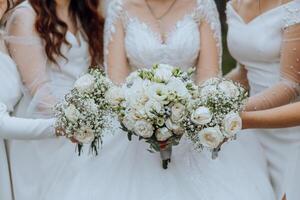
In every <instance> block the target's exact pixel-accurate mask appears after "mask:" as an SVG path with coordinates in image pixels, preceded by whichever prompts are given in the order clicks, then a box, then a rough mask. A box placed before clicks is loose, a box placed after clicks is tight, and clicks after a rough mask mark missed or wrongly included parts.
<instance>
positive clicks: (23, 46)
mask: <svg viewBox="0 0 300 200" xmlns="http://www.w3.org/2000/svg"><path fill="white" fill-rule="evenodd" d="M6 29H7V36H6V38H5V41H6V44H7V47H8V51H9V53H10V55H11V57H12V58H13V60H14V61H15V62H16V64H17V67H18V70H19V72H20V74H21V79H22V81H23V84H24V85H25V90H26V91H27V93H28V94H31V96H32V101H31V103H30V105H29V106H28V110H27V114H28V115H29V116H36V117H45V118H49V117H51V116H53V106H54V105H55V104H56V102H57V100H56V98H55V97H54V95H53V94H52V93H51V87H50V86H51V81H50V78H49V74H48V72H47V62H48V59H47V56H46V54H45V50H44V45H43V42H42V40H41V38H40V37H39V35H38V33H37V32H36V31H35V12H34V11H33V9H32V8H30V7H19V8H16V10H14V12H13V13H12V15H11V17H10V18H9V20H8V23H7V28H6Z"/></svg>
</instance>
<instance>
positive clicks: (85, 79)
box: [74, 74, 95, 92]
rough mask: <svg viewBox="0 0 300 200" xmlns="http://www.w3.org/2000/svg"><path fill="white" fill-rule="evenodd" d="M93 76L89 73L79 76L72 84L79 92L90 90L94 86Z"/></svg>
mask: <svg viewBox="0 0 300 200" xmlns="http://www.w3.org/2000/svg"><path fill="white" fill-rule="evenodd" d="M94 84H95V78H94V77H93V76H92V75H90V74H85V75H83V76H82V77H80V78H79V79H78V80H77V81H76V82H75V84H74V87H75V88H76V89H77V90H78V91H79V92H90V91H91V90H92V89H93V88H94Z"/></svg>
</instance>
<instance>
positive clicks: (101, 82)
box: [55, 69, 111, 155]
mask: <svg viewBox="0 0 300 200" xmlns="http://www.w3.org/2000/svg"><path fill="white" fill-rule="evenodd" d="M110 87H111V83H110V81H109V80H108V79H107V78H106V77H105V74H104V72H103V71H102V70H100V69H91V70H90V71H89V73H87V74H85V75H83V76H82V77H80V78H79V79H78V80H77V81H76V82H75V85H74V88H73V89H72V90H71V92H70V93H68V94H67V95H66V96H65V99H64V101H63V102H61V103H59V104H57V105H56V106H55V113H56V117H57V121H56V129H57V130H61V131H60V132H59V134H60V135H63V136H65V137H67V138H69V139H71V140H75V141H76V142H77V147H78V152H79V155H80V154H81V152H82V147H83V145H84V144H89V145H90V148H91V150H92V152H93V153H95V154H96V155H97V154H98V148H99V146H100V144H101V143H102V135H103V131H104V129H105V128H106V126H107V125H108V124H109V123H107V119H106V116H107V114H108V113H109V103H108V102H107V100H106V99H105V95H106V92H107V91H108V89H109V88H110Z"/></svg>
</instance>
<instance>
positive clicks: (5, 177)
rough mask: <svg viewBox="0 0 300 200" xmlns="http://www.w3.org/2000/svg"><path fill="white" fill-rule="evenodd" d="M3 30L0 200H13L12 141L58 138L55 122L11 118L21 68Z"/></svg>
mask: <svg viewBox="0 0 300 200" xmlns="http://www.w3.org/2000/svg"><path fill="white" fill-rule="evenodd" d="M2 36H3V34H2V33H1V31H0V85H1V87H0V163H1V164H0V199H3V200H4V199H5V200H13V194H12V188H11V179H10V170H9V162H8V159H7V151H6V150H7V146H6V143H7V140H8V139H22V140H30V139H43V138H51V137H54V135H55V134H54V128H53V125H54V122H55V120H54V119H36V120H33V119H22V118H16V117H12V116H10V113H11V112H12V111H13V110H14V107H15V105H16V104H17V103H18V101H19V100H20V98H21V96H22V91H21V80H20V77H19V74H18V71H17V67H16V65H15V63H14V62H13V60H12V59H11V58H10V57H9V56H8V54H7V52H6V48H5V45H4V42H3V37H2Z"/></svg>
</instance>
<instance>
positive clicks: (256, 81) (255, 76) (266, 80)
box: [245, 62, 280, 95]
mask: <svg viewBox="0 0 300 200" xmlns="http://www.w3.org/2000/svg"><path fill="white" fill-rule="evenodd" d="M245 68H246V69H247V78H248V82H249V85H250V88H251V90H250V94H251V95H254V94H257V93H259V92H262V91H263V90H265V89H267V88H270V87H272V86H273V85H275V84H276V83H278V82H279V81H280V64H279V63H278V62H275V63H249V64H246V65H245Z"/></svg>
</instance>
